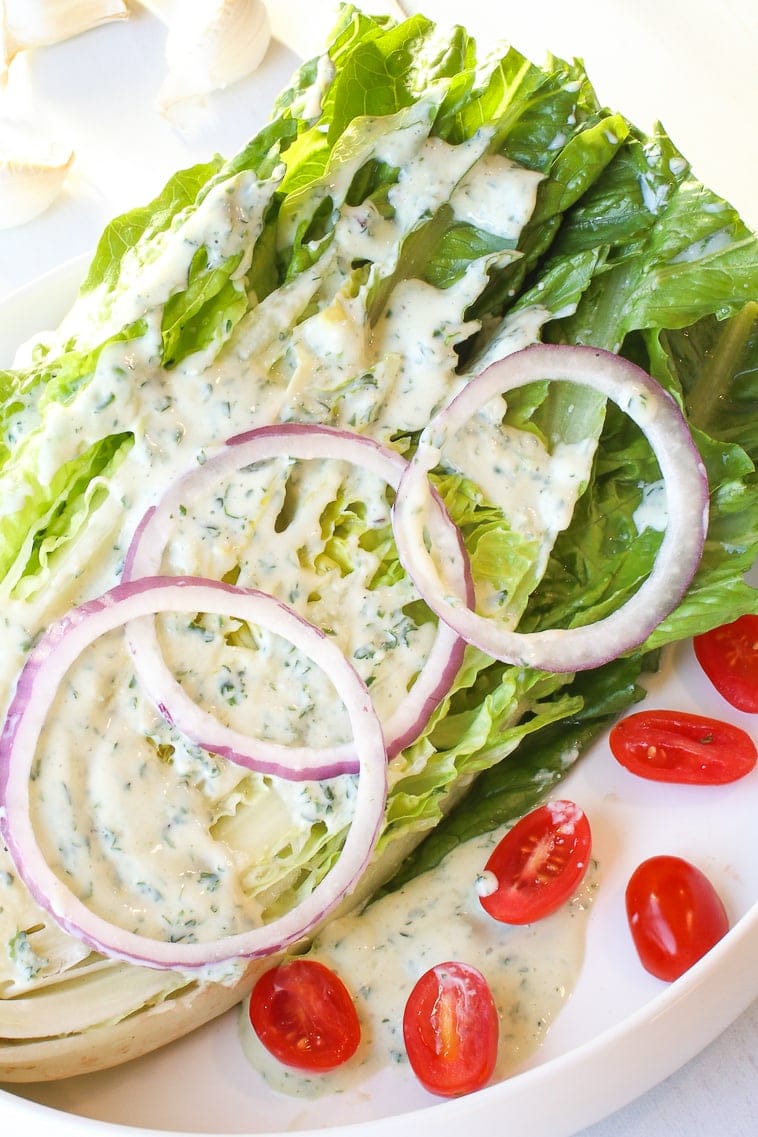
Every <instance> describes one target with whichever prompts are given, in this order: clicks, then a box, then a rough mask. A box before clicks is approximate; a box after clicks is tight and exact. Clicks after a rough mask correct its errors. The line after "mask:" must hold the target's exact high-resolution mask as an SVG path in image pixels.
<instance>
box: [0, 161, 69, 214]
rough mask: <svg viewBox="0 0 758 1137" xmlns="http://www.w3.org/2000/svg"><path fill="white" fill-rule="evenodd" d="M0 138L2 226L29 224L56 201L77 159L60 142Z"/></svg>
mask: <svg viewBox="0 0 758 1137" xmlns="http://www.w3.org/2000/svg"><path fill="white" fill-rule="evenodd" d="M4 141H5V140H2V139H0V229H11V228H13V227H14V226H17V225H25V224H26V222H27V221H31V220H32V218H34V217H37V216H39V214H40V213H44V211H45V210H46V209H47V208H48V207H49V206H50V205H52V203H53V202H54V201H55V199H56V197H57V196H58V194H59V193H60V191H61V189H62V188H63V183H64V181H65V180H66V175H67V174H68V172H69V170H70V169H71V166H72V164H73V161H74V154H73V151H71V150H65V149H64V148H62V147H58V146H49V145H48V146H44V147H43V146H42V145H41V144H40V145H36V146H30V145H28V144H27V145H26V146H22V145H19V144H17V143H16V144H13V143H10V144H9V143H8V142H5V144H3V142H4Z"/></svg>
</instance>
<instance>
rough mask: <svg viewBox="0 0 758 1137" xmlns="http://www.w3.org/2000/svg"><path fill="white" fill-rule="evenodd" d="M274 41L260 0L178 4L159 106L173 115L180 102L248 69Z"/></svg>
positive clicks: (190, 0) (253, 67)
mask: <svg viewBox="0 0 758 1137" xmlns="http://www.w3.org/2000/svg"><path fill="white" fill-rule="evenodd" d="M270 42H271V25H270V21H269V14H268V9H267V8H266V5H265V4H264V3H263V2H262V0H184V2H183V3H182V4H181V5H177V6H176V7H175V9H174V14H173V17H172V19H171V23H170V24H169V31H168V37H167V40H166V62H167V64H168V73H167V75H166V78H165V80H164V83H163V85H162V87H161V89H160V92H159V95H158V105H159V109H160V110H161V112H162V113H163V114H167V115H169V116H170V115H171V114H172V112H173V110H174V108H175V107H176V106H177V104H180V103H182V102H184V101H186V100H198V99H203V98H204V97H205V96H207V95H209V94H210V93H211V92H212V91H216V90H220V89H222V88H224V87H228V86H229V85H230V84H232V83H236V82H238V80H240V79H243V78H244V77H245V76H247V75H250V74H251V73H252V72H253V71H255V70H256V69H257V68H258V67H259V65H260V64H261V62H262V60H263V58H264V56H265V54H266V52H267V50H268V46H269V43H270Z"/></svg>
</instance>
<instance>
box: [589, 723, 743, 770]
mask: <svg viewBox="0 0 758 1137" xmlns="http://www.w3.org/2000/svg"><path fill="white" fill-rule="evenodd" d="M608 742H609V745H610V748H611V752H612V753H613V756H614V757H615V758H616V760H617V761H618V762H619V763H620V764H621V765H622V766H624V767H625V768H626V769H627V770H629V771H630V772H631V773H632V774H636V775H637V776H638V777H641V778H647V779H649V780H651V781H657V782H678V783H679V784H682V785H685V784H686V785H702V786H720V785H726V784H727V783H728V782H736V781H737V780H738V779H739V778H744V777H745V775H746V774H749V773H750V772H751V770H753V769H754V768H755V765H756V762H758V749H756V745H755V743H754V742H753V740H752V738H751V737H750V735H749V734H747V733H746V731H744V730H741V729H740V727H738V726H733V725H732V724H731V723H726V722H721V721H720V720H719V719H713V718H707V717H706V716H705V715H693V714H688V713H687V712H685V711H668V710H656V711H638V712H637V713H636V714H632V715H627V716H626V717H625V718H623V719H620V720H619V722H617V723H616V724H615V726H613V728H612V729H611V732H610V735H609V738H608Z"/></svg>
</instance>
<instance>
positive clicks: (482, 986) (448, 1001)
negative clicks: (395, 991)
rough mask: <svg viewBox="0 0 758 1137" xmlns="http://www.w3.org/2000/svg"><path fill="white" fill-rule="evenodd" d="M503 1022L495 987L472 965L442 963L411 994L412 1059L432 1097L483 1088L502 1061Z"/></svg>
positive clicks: (407, 1029)
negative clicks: (501, 1037)
mask: <svg viewBox="0 0 758 1137" xmlns="http://www.w3.org/2000/svg"><path fill="white" fill-rule="evenodd" d="M498 1035H499V1024H498V1017H497V1009H496V1007H495V1002H494V999H493V998H492V992H491V991H490V987H489V984H488V983H487V980H486V979H485V978H484V976H483V975H482V973H481V972H480V971H478V970H477V969H476V968H475V967H471V966H470V965H469V964H466V963H459V962H447V963H438V964H437V965H436V966H434V967H432V968H430V969H429V971H427V972H425V974H424V975H422V976H421V978H420V979H419V980H418V982H417V983H416V985H415V986H414V988H413V990H412V991H411V993H410V995H409V997H408V1001H407V1002H406V1005H405V1011H404V1014H403V1039H404V1041H405V1049H406V1053H407V1055H408V1061H409V1062H410V1064H411V1068H412V1070H413V1072H414V1073H415V1075H416V1077H417V1078H418V1080H419V1081H420V1082H421V1084H422V1085H423V1086H424V1088H425V1089H427V1090H429V1092H430V1093H433V1094H437V1095H439V1096H441V1097H457V1096H459V1095H460V1094H468V1093H472V1092H473V1091H474V1090H478V1089H481V1088H482V1086H485V1085H486V1084H487V1082H488V1081H489V1080H490V1078H491V1077H492V1074H493V1071H494V1069H495V1063H496V1061H497V1047H498Z"/></svg>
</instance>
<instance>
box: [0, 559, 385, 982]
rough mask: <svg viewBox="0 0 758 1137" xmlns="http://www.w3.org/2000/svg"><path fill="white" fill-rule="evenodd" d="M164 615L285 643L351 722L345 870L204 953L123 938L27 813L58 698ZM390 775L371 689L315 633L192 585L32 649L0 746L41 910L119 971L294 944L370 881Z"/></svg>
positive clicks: (52, 635) (130, 598)
mask: <svg viewBox="0 0 758 1137" xmlns="http://www.w3.org/2000/svg"><path fill="white" fill-rule="evenodd" d="M160 611H179V612H197V611H204V612H209V613H215V614H218V615H228V614H230V613H233V614H237V615H239V616H240V617H241V618H243V619H247V620H250V621H251V622H252V623H257V624H258V625H260V626H264V627H267V628H269V629H270V630H271V631H273V632H276V633H277V634H280V635H283V636H285V637H286V638H288V639H289V640H290V641H291V642H292V643H293V644H295V646H296V647H298V648H300V649H301V650H302V651H303V652H304V653H305V654H306V655H308V656H309V657H310V658H311V659H312V660H313V662H314V663H316V664H317V666H319V667H321V668H322V669H323V670H324V672H325V673H326V674H327V675H328V677H329V678H330V679H331V681H332V683H333V684H334V686H335V688H336V690H337V693H338V694H339V696H340V698H341V699H342V701H343V703H344V705H345V707H346V709H347V712H348V716H349V719H350V724H351V728H352V731H353V738H354V743H355V750H356V753H357V755H358V761H359V769H360V777H359V778H358V787H357V790H356V797H355V810H354V813H353V819H352V823H351V826H350V830H349V832H348V835H347V838H346V840H345V843H344V846H343V848H342V852H341V854H340V857H339V860H338V861H337V863H336V864H335V865H334V867H333V868H332V869H331V871H330V872H329V873H328V875H327V876H326V877H325V878H324V879H323V880H322V881H321V882H320V883H319V884H318V885H316V887H315V888H314V890H313V892H312V893H311V894H310V895H309V896H307V897H306V898H305V899H304V900H302V901H301V902H300V903H299V904H298V905H296V906H295V907H294V908H292V909H291V910H290V911H289V912H287V913H286V914H285V915H283V916H281V917H279V918H278V919H276V920H274V921H272V922H271V923H269V924H266V925H263V926H262V927H257V928H254V929H252V930H249V931H246V932H240V933H236V934H234V935H229V936H225V937H222V938H219V939H217V940H212V941H208V942H206V943H168V942H166V941H163V940H156V939H152V938H150V937H147V936H141V935H138V934H136V933H134V932H128V931H125V930H124V929H123V928H119V927H118V926H117V925H115V924H113V923H111V922H110V921H108V920H106V919H104V918H103V917H101V916H98V915H96V914H95V913H93V912H91V911H90V910H89V909H88V908H87V907H86V905H84V904H83V903H82V901H81V900H79V898H78V897H77V896H75V895H74V893H73V892H72V891H71V890H70V889H69V887H68V885H67V884H66V883H65V881H64V880H62V879H61V878H60V877H59V876H57V875H56V874H55V873H54V872H53V871H52V869H51V868H50V866H49V865H48V864H47V862H46V860H45V858H44V855H43V853H42V851H41V849H40V847H39V845H38V843H37V840H36V837H35V834H34V828H33V824H32V818H31V810H30V773H31V769H32V765H33V762H34V758H35V751H36V749H37V746H38V742H39V737H40V733H41V731H42V726H43V723H44V721H45V719H46V716H47V714H48V713H49V711H50V708H51V706H52V703H53V700H54V698H55V694H56V692H57V690H58V686H59V684H60V682H61V680H62V678H63V676H64V675H65V673H66V671H67V670H68V668H69V667H70V666H71V664H72V663H73V662H74V661H75V660H76V658H77V657H78V656H79V654H80V653H81V652H82V651H83V650H84V649H85V648H86V647H87V646H89V645H90V644H91V643H93V642H94V641H95V640H96V639H97V638H98V637H99V636H100V635H102V634H104V633H105V632H108V631H111V630H113V629H115V628H118V627H121V626H123V625H124V624H126V623H128V622H129V621H130V620H133V619H135V618H138V617H142V616H145V615H150V614H155V613H157V612H160ZM386 794H387V763H386V756H385V750H384V742H383V738H382V730H381V725H380V723H379V721H378V719H377V716H376V713H375V711H374V709H373V706H372V703H371V699H370V698H369V695H368V691H367V690H366V687H365V684H364V683H363V681H362V680H361V679H360V677H359V676H358V674H357V672H356V671H355V670H354V668H353V667H352V666H351V664H350V663H349V662H348V661H347V660H346V659H345V657H344V656H343V654H342V653H341V651H340V650H339V648H338V647H337V646H336V645H335V644H334V643H332V642H331V641H330V640H329V638H328V637H327V636H326V635H324V633H323V632H321V631H320V630H319V629H317V628H314V627H313V625H311V624H308V623H307V622H306V621H305V620H303V619H302V618H301V617H300V616H298V615H297V613H295V612H293V611H292V610H291V609H290V608H288V607H287V606H286V605H284V604H282V603H281V602H280V601H278V600H276V599H275V598H274V597H272V596H268V595H266V594H265V593H262V592H257V591H253V590H246V589H240V588H235V587H233V586H231V585H227V584H223V583H221V582H218V581H209V580H205V579H203V578H196V577H169V578H165V577H164V578H161V577H147V578H141V579H139V580H136V581H132V582H127V583H124V584H120V585H117V586H116V587H115V588H113V589H111V590H110V591H109V592H106V593H104V594H103V595H102V596H100V597H98V598H97V599H95V600H91V601H89V602H87V603H85V604H82V605H81V606H80V607H78V608H75V609H73V610H72V611H71V612H69V613H68V615H67V616H65V617H64V618H63V619H62V620H60V621H59V622H58V623H56V624H54V625H53V626H52V627H51V628H50V629H49V630H48V631H47V633H46V634H45V635H44V636H43V637H42V639H41V640H40V641H39V642H38V644H37V645H36V646H35V648H34V650H33V651H32V653H31V654H30V656H29V657H28V659H27V662H26V666H25V667H24V669H23V671H22V672H21V675H20V677H19V680H18V684H17V687H16V691H15V694H14V697H13V700H12V702H11V705H10V708H9V710H8V714H7V716H6V719H5V724H4V727H3V731H2V735H0V803H1V804H0V832H2V836H3V838H4V840H5V841H6V843H7V845H8V849H9V851H10V853H11V856H12V857H13V860H14V862H15V865H16V868H17V870H18V872H19V875H20V876H21V878H22V880H23V881H24V883H25V885H26V887H27V888H28V889H29V892H30V893H31V895H32V896H33V897H34V899H35V900H36V901H37V902H38V903H39V904H40V905H41V907H43V908H44V909H46V910H47V911H48V912H50V913H51V915H52V916H53V917H54V918H55V920H56V921H57V922H58V923H59V924H60V925H61V927H62V928H63V929H64V930H65V931H67V932H70V933H71V934H72V935H74V936H75V937H77V938H78V939H80V940H82V941H83V942H84V943H87V944H89V945H90V946H91V947H92V948H94V949H95V950H96V951H99V952H102V953H103V954H105V955H108V956H111V957H113V958H116V959H123V960H127V961H131V962H135V963H142V964H146V965H147V966H150V967H155V968H164V969H165V968H171V969H180V970H185V969H187V970H192V969H195V968H199V967H205V966H207V965H209V964H214V963H220V962H224V961H227V960H231V959H241V958H254V957H257V956H261V955H268V954H269V953H271V952H273V951H278V950H280V949H281V948H283V947H285V946H287V945H288V944H292V943H294V942H295V941H297V940H299V939H300V938H301V937H302V936H303V935H305V934H306V933H307V932H308V931H309V930H310V929H311V928H312V927H313V926H314V925H316V924H317V923H318V922H319V921H320V920H321V919H323V918H324V916H326V915H327V914H328V913H329V912H331V911H332V909H333V908H334V907H335V906H336V905H337V904H338V902H339V901H340V900H341V899H342V897H343V896H345V895H347V894H348V893H349V892H350V891H351V890H352V888H353V887H354V885H355V883H356V882H357V880H358V879H359V877H360V876H361V874H362V873H363V871H364V869H365V867H366V865H367V863H368V861H369V859H370V857H371V853H372V851H373V848H374V844H375V841H376V837H377V835H378V833H379V829H380V826H381V823H382V819H383V816H384V807H385V802H386Z"/></svg>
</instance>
